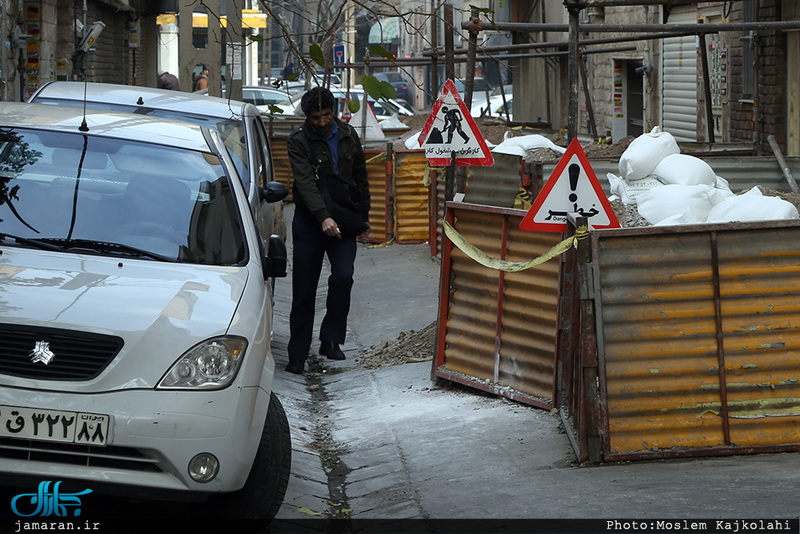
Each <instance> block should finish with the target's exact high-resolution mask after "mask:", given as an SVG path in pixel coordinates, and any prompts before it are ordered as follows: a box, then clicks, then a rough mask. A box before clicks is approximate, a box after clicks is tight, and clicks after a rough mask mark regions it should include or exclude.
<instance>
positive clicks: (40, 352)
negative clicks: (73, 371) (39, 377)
mask: <svg viewBox="0 0 800 534" xmlns="http://www.w3.org/2000/svg"><path fill="white" fill-rule="evenodd" d="M29 356H30V357H31V362H33V363H43V364H45V365H47V364H49V363H50V362H52V361H53V358H55V357H56V355H55V354H53V351H52V350H50V342H48V341H37V342H36V346H35V347H34V348H33V350H32V351H31V353H30V354H29Z"/></svg>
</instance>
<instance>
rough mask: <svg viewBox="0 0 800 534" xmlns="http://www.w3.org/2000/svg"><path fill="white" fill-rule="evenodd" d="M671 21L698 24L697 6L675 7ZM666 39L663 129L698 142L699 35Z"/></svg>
mask: <svg viewBox="0 0 800 534" xmlns="http://www.w3.org/2000/svg"><path fill="white" fill-rule="evenodd" d="M667 23H668V24H696V23H697V10H696V8H695V6H681V7H675V8H673V10H672V12H671V13H670V15H669V19H668V21H667ZM667 31H669V30H667ZM662 42H663V61H662V64H661V80H662V82H661V87H662V91H663V92H662V95H661V105H662V109H661V126H662V129H663V130H665V131H667V132H670V133H671V134H672V135H673V136H675V139H676V140H678V141H697V113H698V108H697V37H696V36H694V35H686V36H683V37H671V38H669V39H663V41H662Z"/></svg>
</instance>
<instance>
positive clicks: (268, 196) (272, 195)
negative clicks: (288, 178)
mask: <svg viewBox="0 0 800 534" xmlns="http://www.w3.org/2000/svg"><path fill="white" fill-rule="evenodd" d="M258 194H259V196H260V197H261V200H263V201H266V202H278V201H279V200H283V199H284V198H286V197H287V196H288V195H289V188H288V187H286V186H285V185H283V184H282V183H280V182H269V183H267V186H266V187H259V188H258Z"/></svg>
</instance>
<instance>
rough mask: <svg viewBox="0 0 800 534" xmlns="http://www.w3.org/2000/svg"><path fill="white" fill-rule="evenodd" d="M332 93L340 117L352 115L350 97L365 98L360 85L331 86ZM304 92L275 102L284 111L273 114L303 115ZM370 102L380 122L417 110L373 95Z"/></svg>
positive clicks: (407, 114)
mask: <svg viewBox="0 0 800 534" xmlns="http://www.w3.org/2000/svg"><path fill="white" fill-rule="evenodd" d="M331 93H333V97H334V98H336V99H337V100H338V102H339V110H338V116H339V117H348V116H349V115H350V112H349V110H347V108H346V104H345V102H346V101H347V99H348V98H350V99H356V100H358V101H359V102H363V100H364V90H363V89H362V88H361V87H360V86H358V87H356V88H353V89H350V91H348V90H347V89H337V88H331ZM303 94H304V93H301V94H298V95H294V96H292V97H291V98H288V99H286V100H284V101H283V102H279V103H278V104H275V106H276V107H278V108H279V109H281V110H282V111H281V113H278V114H275V115H273V116H274V117H277V118H279V117H280V116H281V115H283V116H286V117H303V116H304V114H303V110H302V109H301V108H300V100H302V98H303ZM369 103H370V105H371V106H372V109H373V111H375V117H376V118H377V119H378V122H381V121H384V120H386V119H389V118H391V117H392V116H394V115H398V116H401V117H404V116H405V117H409V116H412V115H414V114H415V112H414V111H413V110H411V109H409V108H408V106H406V105H403V104H401V103H399V102H395V101H394V99H381V100H378V101H375V100H373V99H372V97H369ZM359 109H360V107H359Z"/></svg>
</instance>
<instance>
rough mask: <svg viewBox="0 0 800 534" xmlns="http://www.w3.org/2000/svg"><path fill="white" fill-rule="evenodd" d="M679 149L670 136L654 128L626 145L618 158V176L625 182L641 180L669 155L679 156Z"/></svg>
mask: <svg viewBox="0 0 800 534" xmlns="http://www.w3.org/2000/svg"><path fill="white" fill-rule="evenodd" d="M680 151H681V150H680V148H678V143H677V141H675V138H674V137H672V134H671V133H669V132H662V131H661V128H659V127H658V126H656V127H655V128H653V130H652V131H650V132H648V133H646V134H642V135H640V136H639V137H637V138H636V139H634V140H633V141H631V144H630V145H628V148H626V149H625V152H623V153H622V156H621V157H620V158H619V174H620V176H622V177H623V178H624V179H625V180H627V181H633V180H641V179H642V178H644V177H645V176H647V175H648V174H650V173H651V172H653V169H654V168H655V167H656V165H658V164H659V162H660V161H661V160H662V159H664V158H665V157H667V156H669V155H670V154H679V153H680Z"/></svg>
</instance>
